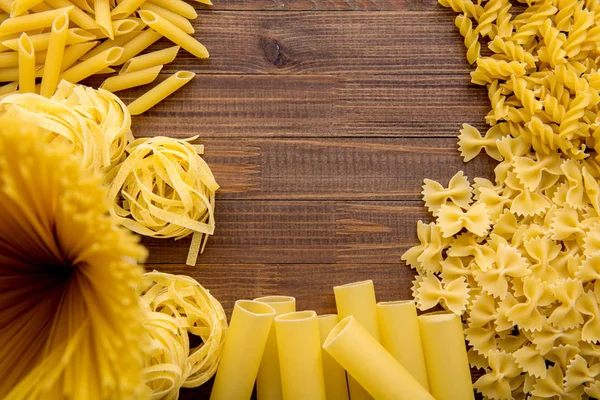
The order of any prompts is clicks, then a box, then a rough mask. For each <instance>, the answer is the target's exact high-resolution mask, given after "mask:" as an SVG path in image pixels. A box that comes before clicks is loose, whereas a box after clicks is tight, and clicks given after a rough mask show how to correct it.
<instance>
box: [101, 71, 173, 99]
mask: <svg viewBox="0 0 600 400" xmlns="http://www.w3.org/2000/svg"><path fill="white" fill-rule="evenodd" d="M161 69H162V65H158V66H156V67H150V68H147V69H142V70H140V71H135V72H130V73H127V74H120V75H115V76H111V77H110V78H107V79H106V80H105V81H104V82H102V84H101V85H100V89H104V90H108V91H109V92H113V93H114V92H118V91H120V90H125V89H129V88H132V87H136V86H142V85H146V84H148V83H151V82H154V80H155V79H156V77H157V76H158V74H159V73H160V70H161ZM111 72H112V71H111Z"/></svg>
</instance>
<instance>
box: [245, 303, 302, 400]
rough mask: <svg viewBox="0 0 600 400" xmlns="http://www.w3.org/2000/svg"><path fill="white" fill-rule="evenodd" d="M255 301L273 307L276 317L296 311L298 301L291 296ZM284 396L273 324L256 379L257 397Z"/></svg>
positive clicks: (260, 398)
mask: <svg viewBox="0 0 600 400" xmlns="http://www.w3.org/2000/svg"><path fill="white" fill-rule="evenodd" d="M254 301H258V302H261V303H265V304H268V305H270V306H271V307H273V309H274V310H275V316H278V315H282V314H288V313H292V312H294V311H296V299H295V298H293V297H290V296H264V297H259V298H257V299H254ZM282 396H283V394H282V391H281V374H280V373H279V351H278V350H277V334H276V332H275V324H273V325H272V326H271V330H270V332H269V338H268V339H267V344H266V345H265V351H264V353H263V356H262V360H261V362H260V368H259V370H258V375H257V377H256V397H257V398H258V400H269V399H273V400H274V399H281V398H282Z"/></svg>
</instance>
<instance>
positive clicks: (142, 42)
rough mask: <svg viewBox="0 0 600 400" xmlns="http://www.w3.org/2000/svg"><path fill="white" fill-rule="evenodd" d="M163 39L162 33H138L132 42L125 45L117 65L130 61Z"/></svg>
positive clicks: (148, 30)
mask: <svg viewBox="0 0 600 400" xmlns="http://www.w3.org/2000/svg"><path fill="white" fill-rule="evenodd" d="M136 33H137V32H136ZM161 37H162V35H161V34H160V33H158V32H155V31H153V30H152V29H146V30H145V31H142V32H139V33H137V34H136V35H135V36H134V37H133V38H132V39H131V40H129V41H128V42H126V43H125V44H123V46H122V47H123V55H122V56H121V58H120V59H119V60H118V61H117V62H116V63H115V65H121V64H124V63H125V62H127V61H129V60H130V59H131V58H133V57H135V56H137V55H138V54H140V53H141V52H142V51H144V50H145V49H146V48H148V47H149V46H151V45H152V44H153V43H154V42H156V41H157V40H158V39H160V38H161Z"/></svg>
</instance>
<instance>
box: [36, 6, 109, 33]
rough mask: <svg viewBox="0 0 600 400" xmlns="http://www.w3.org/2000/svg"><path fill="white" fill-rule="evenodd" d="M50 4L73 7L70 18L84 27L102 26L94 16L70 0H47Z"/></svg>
mask: <svg viewBox="0 0 600 400" xmlns="http://www.w3.org/2000/svg"><path fill="white" fill-rule="evenodd" d="M45 2H46V3H48V4H49V5H50V6H52V7H54V8H62V7H73V9H72V10H71V12H70V13H69V19H70V20H71V21H72V22H73V23H74V24H75V25H77V26H79V27H81V28H83V29H98V28H100V26H99V25H98V24H97V23H96V21H95V20H94V18H92V17H90V16H89V14H88V13H86V12H85V11H83V10H82V9H80V8H79V7H75V5H74V4H73V3H71V2H70V1H69V0H45Z"/></svg>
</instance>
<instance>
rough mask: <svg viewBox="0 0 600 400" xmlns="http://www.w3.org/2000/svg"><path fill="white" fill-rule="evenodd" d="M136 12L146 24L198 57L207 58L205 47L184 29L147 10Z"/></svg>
mask: <svg viewBox="0 0 600 400" xmlns="http://www.w3.org/2000/svg"><path fill="white" fill-rule="evenodd" d="M138 14H139V15H140V18H141V19H142V21H144V23H145V24H146V25H148V26H149V27H150V28H152V29H153V30H155V31H156V32H158V33H160V34H161V35H163V36H164V37H166V38H167V39H169V40H170V41H172V42H173V43H175V44H177V45H179V46H181V47H182V48H183V49H185V50H187V51H188V52H190V53H191V54H193V55H195V56H196V57H198V58H208V56H209V54H208V50H206V47H204V45H203V44H202V43H200V42H198V41H197V40H196V39H194V38H193V37H191V36H190V35H188V34H186V33H185V32H184V31H182V30H181V29H179V28H178V27H176V26H175V25H173V24H172V23H170V22H169V21H167V20H166V19H165V18H163V17H161V16H160V15H158V14H156V13H154V12H152V11H149V10H141V11H138Z"/></svg>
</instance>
